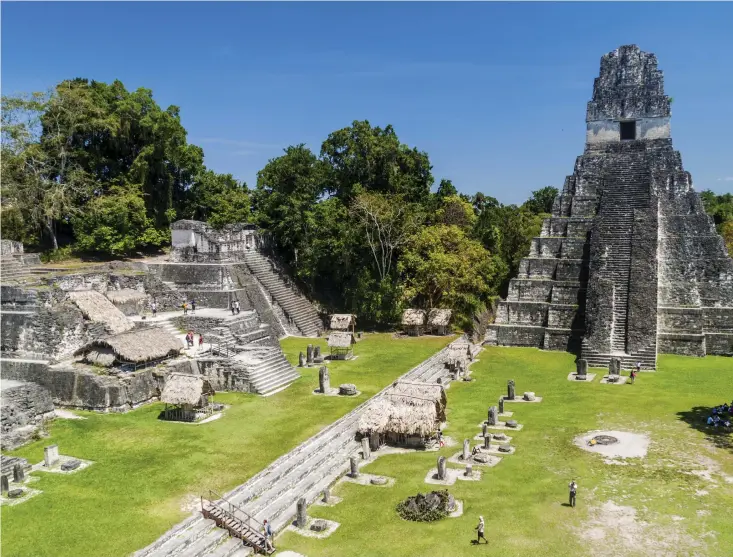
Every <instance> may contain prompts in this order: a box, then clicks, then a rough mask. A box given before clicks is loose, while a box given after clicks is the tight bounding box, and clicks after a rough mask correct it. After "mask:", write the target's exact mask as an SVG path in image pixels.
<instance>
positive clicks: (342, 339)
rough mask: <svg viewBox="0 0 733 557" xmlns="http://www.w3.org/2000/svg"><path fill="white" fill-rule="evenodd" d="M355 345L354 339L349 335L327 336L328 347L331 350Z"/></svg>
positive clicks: (335, 334)
mask: <svg viewBox="0 0 733 557" xmlns="http://www.w3.org/2000/svg"><path fill="white" fill-rule="evenodd" d="M353 344H356V339H355V338H354V335H353V334H351V333H330V334H329V335H328V346H329V347H331V348H349V347H350V346H351V345H353Z"/></svg>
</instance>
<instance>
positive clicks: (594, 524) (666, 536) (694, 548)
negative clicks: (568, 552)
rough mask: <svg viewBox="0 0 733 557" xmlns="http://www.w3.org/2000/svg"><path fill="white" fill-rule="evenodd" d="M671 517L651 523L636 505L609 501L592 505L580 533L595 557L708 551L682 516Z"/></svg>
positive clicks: (670, 556)
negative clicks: (642, 517)
mask: <svg viewBox="0 0 733 557" xmlns="http://www.w3.org/2000/svg"><path fill="white" fill-rule="evenodd" d="M669 518H670V520H669V521H668V522H669V524H664V522H667V521H657V520H655V521H654V523H649V522H646V521H644V520H641V519H640V518H639V517H638V516H637V512H636V509H635V508H633V507H629V506H623V505H617V504H616V503H614V502H613V501H606V502H605V503H603V504H601V505H598V506H595V507H592V508H591V509H590V511H589V520H588V522H586V523H585V524H584V525H583V526H582V527H581V528H579V529H578V531H577V534H578V535H579V537H580V538H581V539H582V540H583V541H584V542H585V544H586V545H587V546H588V548H589V551H590V554H591V555H592V556H593V557H626V556H636V555H639V556H642V555H643V556H647V557H673V556H674V557H677V556H682V555H684V556H689V557H693V556H699V555H705V551H704V550H705V547H704V544H703V542H701V541H699V540H695V539H694V538H693V537H692V536H691V535H689V534H688V533H687V531H686V530H685V529H684V527H683V526H682V524H681V521H680V520H679V519H680V518H681V517H669ZM675 519H678V520H675Z"/></svg>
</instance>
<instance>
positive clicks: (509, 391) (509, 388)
mask: <svg viewBox="0 0 733 557" xmlns="http://www.w3.org/2000/svg"><path fill="white" fill-rule="evenodd" d="M506 399H507V400H514V379H510V380H509V381H507V383H506Z"/></svg>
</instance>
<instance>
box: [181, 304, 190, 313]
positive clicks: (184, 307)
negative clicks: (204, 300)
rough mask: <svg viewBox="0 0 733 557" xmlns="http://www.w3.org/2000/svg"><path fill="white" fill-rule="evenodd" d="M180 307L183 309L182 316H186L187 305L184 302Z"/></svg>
mask: <svg viewBox="0 0 733 557" xmlns="http://www.w3.org/2000/svg"><path fill="white" fill-rule="evenodd" d="M181 307H182V308H183V315H188V304H187V303H186V302H183V305H182V306H181Z"/></svg>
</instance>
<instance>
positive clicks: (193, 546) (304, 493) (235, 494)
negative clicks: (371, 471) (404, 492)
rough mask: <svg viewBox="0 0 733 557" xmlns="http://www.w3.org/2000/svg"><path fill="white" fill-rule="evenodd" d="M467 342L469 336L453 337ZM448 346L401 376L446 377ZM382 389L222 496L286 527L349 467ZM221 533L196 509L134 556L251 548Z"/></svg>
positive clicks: (219, 553)
mask: <svg viewBox="0 0 733 557" xmlns="http://www.w3.org/2000/svg"><path fill="white" fill-rule="evenodd" d="M465 342H466V339H465V338H460V339H458V340H456V341H454V343H465ZM452 344H453V343H452ZM449 346H450V345H449ZM448 351H449V347H446V348H444V349H443V350H441V351H440V352H438V353H437V354H434V355H433V356H431V357H430V358H428V359H427V360H425V361H424V362H422V363H421V364H420V365H418V366H417V367H415V368H413V369H412V370H410V371H409V372H407V373H406V374H405V375H403V376H402V377H401V378H400V379H401V380H409V381H421V382H426V383H435V382H436V381H437V380H438V378H441V381H443V382H446V378H447V370H446V368H445V361H446V357H447V354H448ZM472 351H473V353H474V356H475V355H476V354H478V352H480V351H481V346H480V345H476V346H473V345H472ZM385 390H386V389H385ZM383 393H384V391H382V392H380V393H378V394H376V395H375V396H374V397H372V398H371V399H369V400H368V401H366V402H365V403H363V404H361V405H360V406H358V407H357V408H355V409H354V410H352V411H351V412H349V413H348V414H346V415H345V416H343V417H342V418H340V419H339V420H337V421H335V422H334V423H332V424H331V425H329V426H327V427H326V428H324V429H323V430H321V431H320V432H319V433H317V434H316V435H314V436H313V437H311V438H310V439H308V440H307V441H305V442H304V443H302V444H300V445H299V446H297V447H296V448H295V449H293V450H292V451H290V452H289V453H287V454H286V455H283V456H281V457H280V458H278V459H277V460H276V461H275V462H273V463H272V464H271V465H270V466H268V467H267V468H265V469H264V470H262V471H261V472H260V473H258V474H256V475H255V476H253V477H252V478H250V479H249V481H247V482H246V483H244V484H243V485H241V486H239V487H237V488H236V489H234V490H233V491H230V492H229V493H227V494H225V495H224V497H225V498H226V499H227V500H229V501H231V502H232V503H235V504H237V505H239V506H240V507H241V508H243V509H244V510H245V511H246V512H247V513H249V514H250V515H252V516H254V517H255V518H257V520H259V521H260V522H262V521H263V520H264V519H267V520H268V521H269V522H270V524H271V525H272V528H273V530H275V531H276V532H279V531H281V530H283V529H284V528H286V527H287V526H288V525H289V524H290V522H291V520H292V518H293V516H295V514H296V510H297V501H298V499H300V498H301V497H305V499H306V501H307V502H308V504H309V505H310V504H312V503H314V502H315V501H316V499H317V498H318V497H319V495H320V494H321V493H322V492H323V490H324V489H326V488H327V487H329V486H331V485H332V484H334V483H335V482H336V481H337V480H338V479H339V478H340V477H341V476H343V475H344V474H345V473H346V472H347V470H348V468H349V457H350V456H353V455H357V454H358V453H359V450H360V449H361V444H360V443H359V442H357V441H356V433H357V427H358V424H359V418H360V417H361V414H362V413H363V412H364V410H365V409H366V408H367V406H368V405H369V404H372V403H373V401H374V400H375V399H377V398H378V397H380V396H382V394H383ZM223 533H224V531H223V530H221V529H219V528H215V527H214V526H213V524H212V523H211V521H210V520H206V519H204V518H203V516H202V515H201V513H200V512H196V513H195V514H194V515H193V516H191V517H190V518H189V519H187V520H185V521H184V522H181V523H180V524H178V525H177V526H175V527H174V528H172V529H171V530H169V531H168V532H166V533H165V534H164V535H163V536H161V537H160V538H159V539H158V540H157V541H156V542H154V543H153V544H151V545H149V546H148V547H145V548H143V549H141V550H140V551H138V552H136V553H135V554H134V557H168V556H172V555H176V556H179V555H180V556H185V557H241V556H242V555H248V554H250V553H251V549H250V548H247V547H244V546H243V545H242V543H241V541H240V540H236V541H235V540H231V539H229V538H228V537H227V536H225V535H223ZM237 542H238V543H237Z"/></svg>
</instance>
